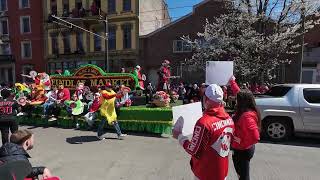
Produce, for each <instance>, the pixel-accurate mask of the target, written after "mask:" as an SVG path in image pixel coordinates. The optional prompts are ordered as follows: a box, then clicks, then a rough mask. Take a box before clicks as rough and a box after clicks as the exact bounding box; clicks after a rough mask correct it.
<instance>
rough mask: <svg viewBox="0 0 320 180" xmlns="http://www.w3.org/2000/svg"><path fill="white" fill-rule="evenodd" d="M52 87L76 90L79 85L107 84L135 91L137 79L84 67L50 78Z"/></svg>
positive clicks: (129, 75) (88, 66)
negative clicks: (69, 73) (61, 86)
mask: <svg viewBox="0 0 320 180" xmlns="http://www.w3.org/2000/svg"><path fill="white" fill-rule="evenodd" d="M50 80H51V85H52V86H59V85H61V84H62V85H64V86H65V87H66V88H69V89H75V88H76V87H77V84H79V83H84V84H85V86H88V87H93V86H104V85H105V84H106V83H107V82H109V83H111V84H112V85H113V86H117V85H125V86H127V87H130V88H131V89H135V85H136V81H137V79H136V77H135V76H134V75H133V74H130V73H105V72H104V71H103V70H102V69H101V68H99V67H97V66H95V65H86V66H82V67H80V68H79V69H77V70H76V71H75V73H73V74H71V75H68V76H64V75H59V74H58V75H52V76H50Z"/></svg>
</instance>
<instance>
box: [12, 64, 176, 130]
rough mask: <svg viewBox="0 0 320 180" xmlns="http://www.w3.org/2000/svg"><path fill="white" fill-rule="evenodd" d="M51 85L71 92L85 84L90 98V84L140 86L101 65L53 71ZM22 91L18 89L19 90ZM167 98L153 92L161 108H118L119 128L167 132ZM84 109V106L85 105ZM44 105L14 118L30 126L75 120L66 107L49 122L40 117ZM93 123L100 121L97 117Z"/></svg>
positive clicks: (71, 123) (82, 123) (130, 77)
mask: <svg viewBox="0 0 320 180" xmlns="http://www.w3.org/2000/svg"><path fill="white" fill-rule="evenodd" d="M50 81H51V84H50V85H51V86H52V87H54V86H55V87H57V86H59V85H64V87H66V88H68V89H70V91H71V92H72V93H73V92H75V91H76V90H77V85H78V84H84V89H85V91H86V97H87V99H90V98H91V97H92V94H91V92H90V89H92V88H93V87H99V86H104V85H105V84H106V83H108V82H109V83H111V84H112V85H113V86H121V85H123V86H125V87H128V89H129V88H130V89H131V90H132V92H133V94H134V92H135V90H137V89H141V88H140V87H139V85H140V83H139V78H138V77H137V76H136V75H134V74H131V73H106V72H104V71H103V70H102V69H101V68H100V67H98V66H95V65H91V64H89V65H84V66H81V67H80V68H78V69H76V70H75V71H74V72H73V73H70V72H69V71H65V72H64V73H58V74H53V75H51V76H50ZM20 91H21V90H20ZM169 102H170V98H169V96H168V95H167V94H166V93H165V92H160V93H157V94H155V103H156V105H159V106H160V107H152V108H151V107H147V106H146V105H142V106H130V107H125V106H124V107H121V108H120V111H119V114H118V121H119V124H120V126H121V129H123V130H125V131H136V132H148V133H156V134H170V133H171V127H172V110H171V108H170V105H169ZM85 109H87V108H85ZM85 113H86V112H84V113H83V114H85ZM42 114H43V107H42V106H41V105H35V106H33V109H32V113H31V117H30V116H19V117H17V120H18V121H19V122H20V124H25V125H32V126H56V127H61V128H74V127H75V122H74V121H73V120H72V117H71V116H69V115H68V112H67V111H66V110H65V109H62V110H61V111H60V115H59V116H58V117H57V120H55V121H48V119H47V118H43V117H42ZM78 119H79V120H80V121H79V122H80V128H81V129H86V128H87V123H86V122H85V120H84V117H83V116H79V118H78ZM97 119H98V120H97V121H96V124H98V123H99V121H100V119H101V118H100V117H99V116H98V118H97Z"/></svg>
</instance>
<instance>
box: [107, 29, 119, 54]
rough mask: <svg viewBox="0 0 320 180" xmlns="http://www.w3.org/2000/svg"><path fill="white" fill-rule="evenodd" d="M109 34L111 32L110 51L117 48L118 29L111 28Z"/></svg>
mask: <svg viewBox="0 0 320 180" xmlns="http://www.w3.org/2000/svg"><path fill="white" fill-rule="evenodd" d="M108 32H109V39H108V45H109V49H111V50H114V49H116V46H117V41H116V27H109V30H108Z"/></svg>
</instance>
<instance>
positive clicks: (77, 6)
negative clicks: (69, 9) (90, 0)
mask: <svg viewBox="0 0 320 180" xmlns="http://www.w3.org/2000/svg"><path fill="white" fill-rule="evenodd" d="M76 8H77V9H78V10H80V9H81V8H82V0H76Z"/></svg>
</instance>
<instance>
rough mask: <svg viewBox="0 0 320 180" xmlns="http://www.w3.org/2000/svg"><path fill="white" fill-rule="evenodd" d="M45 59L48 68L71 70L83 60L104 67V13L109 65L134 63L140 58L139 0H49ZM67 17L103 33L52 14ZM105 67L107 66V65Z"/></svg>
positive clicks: (113, 69) (45, 11)
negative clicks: (106, 23)
mask: <svg viewBox="0 0 320 180" xmlns="http://www.w3.org/2000/svg"><path fill="white" fill-rule="evenodd" d="M44 6H45V8H44V16H45V17H46V20H47V23H46V25H45V29H46V37H47V38H46V41H45V44H46V46H47V48H46V49H47V51H46V52H45V54H46V57H45V58H46V59H47V60H48V72H50V73H53V72H55V71H56V70H72V69H74V68H75V67H78V66H80V65H82V64H96V65H98V66H99V67H102V68H104V65H105V56H106V49H107V48H106V41H105V40H104V38H105V37H106V36H105V34H106V32H105V30H106V29H105V21H103V20H104V19H105V17H107V19H108V25H107V30H108V34H109V41H108V47H109V51H108V54H109V55H108V57H109V68H110V70H111V71H114V72H117V71H118V70H119V69H120V68H121V67H133V66H134V65H135V62H136V61H137V59H138V53H139V51H138V37H139V18H138V15H139V8H138V7H139V1H138V0H121V1H119V0H108V1H107V0H46V1H45V4H44ZM51 15H56V16H58V17H63V19H64V20H66V21H69V22H71V23H74V24H76V25H77V26H79V27H81V28H83V29H86V30H89V31H92V32H94V33H96V34H99V35H100V36H96V35H93V34H90V33H88V32H85V31H83V30H81V29H79V28H76V27H71V26H70V25H68V24H66V23H64V22H62V21H59V20H57V19H55V18H52V16H51ZM104 69H105V68H104Z"/></svg>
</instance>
